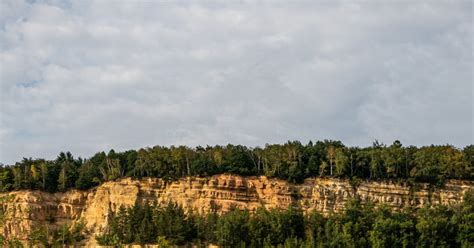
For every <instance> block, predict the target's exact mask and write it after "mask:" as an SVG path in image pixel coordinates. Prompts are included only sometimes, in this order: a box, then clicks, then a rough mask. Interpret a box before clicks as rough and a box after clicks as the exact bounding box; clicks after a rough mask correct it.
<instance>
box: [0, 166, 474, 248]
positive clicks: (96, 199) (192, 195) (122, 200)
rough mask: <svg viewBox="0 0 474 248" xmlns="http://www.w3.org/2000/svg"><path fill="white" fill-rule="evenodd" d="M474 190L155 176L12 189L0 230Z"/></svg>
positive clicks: (411, 199) (407, 201) (395, 204)
mask: <svg viewBox="0 0 474 248" xmlns="http://www.w3.org/2000/svg"><path fill="white" fill-rule="evenodd" d="M469 189H474V182H471V181H457V180H451V181H448V182H447V183H446V185H445V186H444V187H443V188H433V187H431V186H430V185H428V184H417V185H416V186H415V187H410V186H408V185H405V184H397V183H392V182H361V183H360V184H359V185H358V186H352V185H351V184H350V183H349V181H348V180H340V179H326V178H315V179H307V180H305V182H304V183H303V184H299V185H295V184H290V183H288V182H286V181H282V180H277V179H268V178H266V177H263V176H262V177H242V176H235V175H227V174H224V175H216V176H213V177H210V178H196V177H189V178H183V179H180V180H178V181H174V182H166V181H164V180H161V179H157V178H147V179H142V180H134V179H131V178H124V179H120V180H117V181H111V182H106V183H104V184H102V185H100V186H99V187H96V188H94V189H91V190H88V191H79V190H71V191H68V192H65V193H54V194H52V193H46V192H40V191H16V192H10V193H7V194H1V195H0V196H3V197H5V196H10V199H9V200H7V201H6V202H4V203H0V206H1V208H2V209H3V210H4V212H5V222H4V223H3V227H2V228H1V229H0V232H1V234H3V235H4V236H6V237H12V236H14V237H18V238H19V239H22V240H26V239H27V237H28V234H29V233H30V232H31V230H33V229H35V228H37V227H39V226H41V225H49V226H59V225H61V224H64V223H73V222H75V221H78V220H80V219H83V220H84V221H85V222H86V226H87V229H88V230H89V231H90V232H91V233H92V235H90V238H89V240H87V241H86V242H87V244H89V245H92V244H94V242H95V240H94V236H95V234H96V233H98V232H99V231H100V230H101V228H102V227H104V225H105V224H106V215H107V213H108V211H109V209H111V210H112V211H115V210H116V209H118V207H120V205H124V206H131V205H134V204H135V203H136V202H144V201H151V202H152V201H156V202H158V203H160V202H168V201H174V202H177V203H179V204H181V205H182V206H184V207H185V208H186V209H193V210H194V211H197V212H199V213H205V212H208V211H209V210H210V209H211V208H213V207H217V209H218V211H220V212H225V211H228V210H229V209H231V208H232V207H238V208H241V209H248V210H250V211H254V210H256V209H257V208H259V207H265V208H287V207H289V206H290V205H293V206H296V207H299V208H301V209H303V210H304V211H305V212H307V211H311V210H317V211H320V212H322V213H324V214H328V213H330V212H333V211H335V212H337V211H341V210H343V209H344V205H345V203H346V201H348V200H349V199H350V198H353V197H358V198H360V199H361V200H363V201H367V200H370V201H372V202H374V203H375V204H376V205H378V204H382V203H383V204H386V205H389V206H391V207H392V208H394V209H399V208H403V207H405V206H412V207H415V208H416V207H421V206H423V205H425V204H429V203H432V204H444V205H452V204H456V203H460V202H462V199H463V195H464V193H465V191H467V190H469Z"/></svg>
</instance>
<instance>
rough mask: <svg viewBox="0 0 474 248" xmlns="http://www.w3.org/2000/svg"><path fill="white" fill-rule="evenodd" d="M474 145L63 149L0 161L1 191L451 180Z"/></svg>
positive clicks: (473, 157)
mask: <svg viewBox="0 0 474 248" xmlns="http://www.w3.org/2000/svg"><path fill="white" fill-rule="evenodd" d="M473 168H474V146H473V145H470V146H467V147H465V148H464V149H462V150H461V149H458V148H455V147H453V146H450V145H441V146H435V145H431V146H425V147H420V148H418V147H414V146H408V147H404V146H403V145H402V144H401V143H400V141H395V142H393V144H392V145H390V146H386V145H384V144H381V143H379V142H377V141H376V142H374V144H373V145H372V146H370V147H365V148H359V147H346V146H344V144H342V142H340V141H331V140H324V141H317V142H315V143H313V142H309V143H308V144H306V145H303V144H301V143H300V142H299V141H288V142H287V143H285V144H281V145H280V144H267V145H265V147H263V148H260V147H256V148H249V147H246V146H242V145H227V146H219V145H216V146H207V147H200V146H198V147H196V148H189V147H186V146H179V147H175V146H171V147H164V146H155V147H152V148H149V147H147V148H142V149H140V150H138V151H134V150H129V151H125V152H115V151H114V150H110V151H109V152H108V153H107V154H106V153H105V152H99V153H96V154H95V155H94V156H92V157H91V158H89V159H82V158H77V159H75V158H74V157H73V156H72V154H71V153H69V152H66V153H64V152H61V153H60V154H59V155H58V157H57V158H56V159H55V160H53V161H48V160H44V159H32V158H24V159H23V160H22V161H21V162H17V163H16V164H15V165H10V166H0V192H7V191H11V190H21V189H33V190H37V189H39V190H44V191H50V192H56V191H66V190H68V189H71V188H78V189H89V188H91V187H95V186H97V185H99V184H100V183H102V182H105V181H109V180H115V179H118V178H121V177H125V176H132V177H136V178H141V177H161V178H164V179H166V180H173V179H177V178H180V177H184V176H211V175H214V174H219V173H234V174H240V175H266V176H268V177H277V178H281V179H285V180H288V181H290V182H294V183H301V182H303V180H304V179H305V178H308V177H316V176H324V177H327V176H329V177H340V178H359V179H372V180H379V179H402V180H410V181H418V182H430V183H435V184H438V185H440V184H443V183H444V182H445V180H447V179H450V178H455V179H468V180H472V179H474V169H473Z"/></svg>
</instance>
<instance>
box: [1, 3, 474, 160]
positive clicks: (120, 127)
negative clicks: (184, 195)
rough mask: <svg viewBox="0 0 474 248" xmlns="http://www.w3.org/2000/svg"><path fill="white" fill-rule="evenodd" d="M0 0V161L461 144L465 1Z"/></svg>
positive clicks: (469, 65)
mask: <svg viewBox="0 0 474 248" xmlns="http://www.w3.org/2000/svg"><path fill="white" fill-rule="evenodd" d="M131 2H132V1H119V0H117V1H103V0H100V1H88V0H84V1H55V0H51V1H33V0H29V1H21V0H2V1H0V76H1V77H0V83H1V88H0V162H1V163H3V164H12V163H14V162H15V161H19V160H21V159H22V157H33V158H46V159H53V158H55V157H56V156H57V154H58V153H59V152H60V151H71V152H72V153H73V154H74V155H75V156H82V157H89V156H91V155H93V154H94V153H96V152H98V151H108V150H110V149H115V150H116V151H123V150H127V149H137V148H141V147H147V146H154V145H189V146H196V145H203V146H205V145H215V144H228V143H233V144H243V145H248V146H251V147H255V146H264V145H265V144H266V143H284V142H286V141H288V140H300V141H302V142H303V143H306V142H308V141H309V140H322V139H335V140H342V141H343V142H344V143H345V144H346V145H351V146H370V145H371V144H372V142H373V141H374V140H376V139H377V140H379V141H380V142H383V143H385V144H391V143H392V142H393V141H394V140H400V141H401V142H402V143H403V144H404V145H418V146H422V145H429V144H448V143H449V144H452V145H454V146H456V147H463V146H465V145H469V144H472V143H473V140H474V137H473V133H474V125H473V116H474V110H473V95H474V89H473V40H472V39H473V24H472V21H473V20H472V17H473V6H472V2H471V1H442V0H440V1H416V0H412V1H384V2H383V3H380V1H375V0H374V1H200V2H198V1H161V2H158V1H133V2H134V3H131Z"/></svg>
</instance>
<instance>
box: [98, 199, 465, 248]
mask: <svg viewBox="0 0 474 248" xmlns="http://www.w3.org/2000/svg"><path fill="white" fill-rule="evenodd" d="M473 217H474V194H473V192H468V193H467V194H466V196H465V201H464V202H463V204H460V205H456V206H451V207H446V206H442V205H436V206H425V207H424V208H421V209H418V210H415V209H402V210H400V211H391V209H390V208H388V207H386V206H380V207H378V208H374V206H373V205H372V204H370V203H368V204H364V205H362V204H361V203H360V201H358V200H355V199H354V200H352V201H349V202H348V203H347V205H346V208H345V211H344V212H342V213H331V214H329V215H328V216H327V217H325V216H323V215H321V214H320V213H318V212H316V211H313V212H310V213H309V214H306V215H303V212H301V211H300V210H298V209H295V208H290V209H288V210H281V209H272V210H266V209H263V208H260V209H257V210H256V211H255V212H254V213H249V212H248V211H246V210H239V209H237V208H235V209H233V210H231V211H229V212H227V213H223V214H218V213H217V212H216V211H210V212H209V213H206V214H204V215H199V214H195V213H193V212H190V213H189V214H185V212H184V210H183V208H181V207H180V206H179V205H177V204H175V203H168V204H163V205H158V204H150V203H148V202H145V203H142V204H136V205H135V206H133V207H129V208H125V207H123V206H122V207H120V208H119V209H118V210H117V211H116V212H109V214H108V226H107V227H106V228H105V229H104V230H103V233H101V234H100V235H98V236H96V240H97V241H98V243H99V244H101V245H109V246H114V247H120V246H123V245H125V244H160V245H161V247H165V246H166V245H185V244H194V245H198V247H200V246H203V247H206V246H205V245H208V244H217V245H219V246H220V247H301V248H303V247H304V248H310V247H341V248H342V247H344V248H345V247H473V246H474V235H473V234H474V232H473V231H474V229H473V228H474V218H473Z"/></svg>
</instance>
